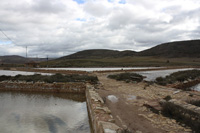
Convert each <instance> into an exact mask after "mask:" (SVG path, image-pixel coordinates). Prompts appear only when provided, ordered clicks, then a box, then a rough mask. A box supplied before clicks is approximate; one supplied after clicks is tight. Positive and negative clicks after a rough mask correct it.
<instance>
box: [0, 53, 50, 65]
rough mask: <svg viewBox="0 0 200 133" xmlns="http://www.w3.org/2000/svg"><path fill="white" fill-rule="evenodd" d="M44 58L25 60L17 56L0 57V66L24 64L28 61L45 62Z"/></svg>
mask: <svg viewBox="0 0 200 133" xmlns="http://www.w3.org/2000/svg"><path fill="white" fill-rule="evenodd" d="M45 60H46V58H25V57H22V56H18V55H7V56H0V62H1V64H2V63H3V64H25V63H27V62H30V61H37V62H41V61H45Z"/></svg>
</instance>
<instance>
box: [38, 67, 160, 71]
mask: <svg viewBox="0 0 200 133" xmlns="http://www.w3.org/2000/svg"><path fill="white" fill-rule="evenodd" d="M155 68H162V67H97V68H40V69H44V70H74V71H87V72H93V71H107V70H108V71H111V70H122V69H123V70H132V69H133V70H137V69H155Z"/></svg>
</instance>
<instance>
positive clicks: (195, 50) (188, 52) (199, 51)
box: [137, 40, 200, 58]
mask: <svg viewBox="0 0 200 133" xmlns="http://www.w3.org/2000/svg"><path fill="white" fill-rule="evenodd" d="M137 55H138V56H159V57H170V58H172V57H173V58H177V57H179V58H180V57H189V58H193V57H200V40H190V41H178V42H170V43H164V44H160V45H157V46H155V47H153V48H150V49H147V50H144V51H141V52H139V53H137Z"/></svg>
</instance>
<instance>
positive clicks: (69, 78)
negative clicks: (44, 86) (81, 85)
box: [0, 73, 98, 84]
mask: <svg viewBox="0 0 200 133" xmlns="http://www.w3.org/2000/svg"><path fill="white" fill-rule="evenodd" d="M5 80H11V81H26V82H38V81H41V82H42V81H43V82H46V83H53V82H90V83H93V84H96V83H97V82H98V78H97V77H96V76H89V75H79V74H70V75H62V74H60V73H56V74H54V75H50V76H48V75H40V74H35V75H16V76H14V77H11V76H5V75H3V76H0V81H5Z"/></svg>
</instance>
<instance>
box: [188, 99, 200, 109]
mask: <svg viewBox="0 0 200 133" xmlns="http://www.w3.org/2000/svg"><path fill="white" fill-rule="evenodd" d="M188 103H189V104H192V105H195V106H198V107H200V100H190V101H188Z"/></svg>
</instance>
